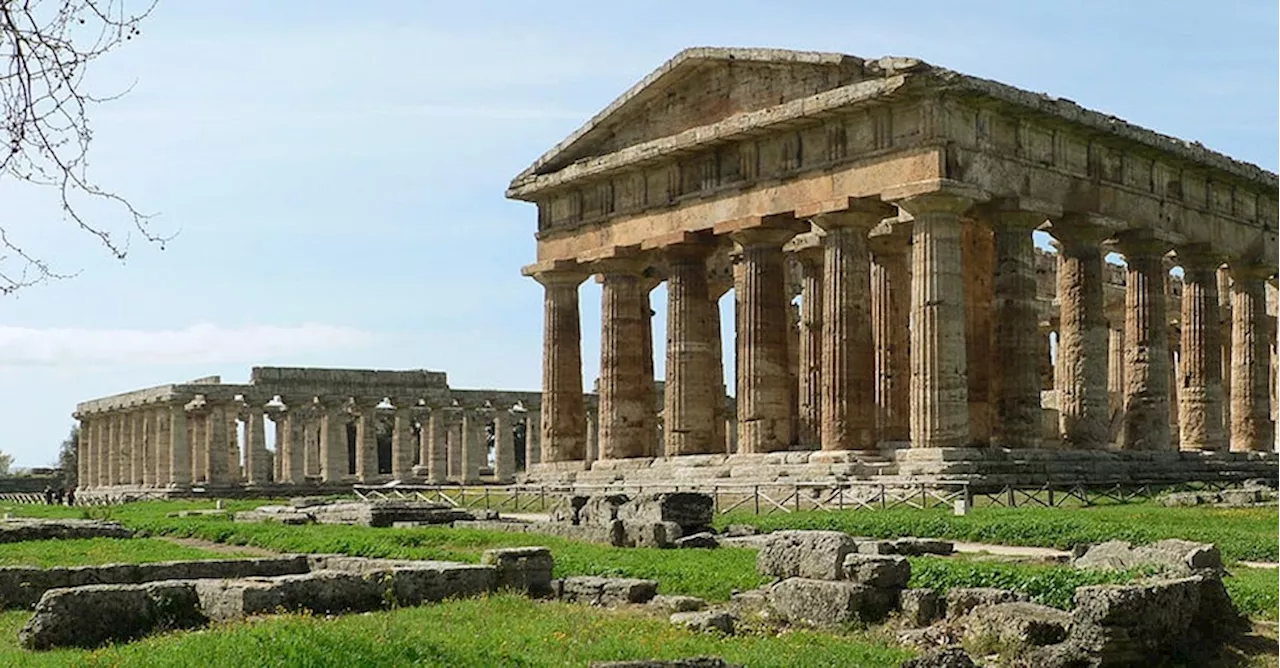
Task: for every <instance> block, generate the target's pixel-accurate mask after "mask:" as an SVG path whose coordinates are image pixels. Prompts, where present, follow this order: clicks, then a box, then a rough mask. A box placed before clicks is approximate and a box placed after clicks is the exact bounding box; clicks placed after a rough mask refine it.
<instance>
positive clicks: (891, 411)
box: [867, 219, 911, 443]
mask: <svg viewBox="0 0 1280 668" xmlns="http://www.w3.org/2000/svg"><path fill="white" fill-rule="evenodd" d="M867 241H868V245H869V248H870V250H871V328H872V333H871V338H872V342H873V345H874V347H875V409H876V434H877V440H878V441H879V442H880V443H910V441H911V408H910V405H911V359H910V354H911V353H910V343H911V337H910V331H911V326H910V319H911V273H910V250H911V223H910V222H898V221H897V220H896V219H888V220H885V221H883V222H881V223H880V224H879V225H877V226H876V227H875V228H873V229H872V231H871V234H870V236H869V237H868V239H867Z"/></svg>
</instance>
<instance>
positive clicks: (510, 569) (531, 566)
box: [480, 547, 555, 596]
mask: <svg viewBox="0 0 1280 668" xmlns="http://www.w3.org/2000/svg"><path fill="white" fill-rule="evenodd" d="M480 564H481V565H485V566H493V567H494V571H495V573H494V577H495V584H496V586H497V587H498V588H501V589H514V590H516V591H520V592H523V593H526V594H528V595H530V596H546V595H548V594H550V593H551V571H552V569H553V568H554V567H555V561H554V560H553V559H552V557H551V550H550V549H548V548H545V547H509V548H499V549H493V550H485V551H484V554H482V555H480Z"/></svg>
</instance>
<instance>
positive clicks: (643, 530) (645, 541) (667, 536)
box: [616, 520, 682, 547]
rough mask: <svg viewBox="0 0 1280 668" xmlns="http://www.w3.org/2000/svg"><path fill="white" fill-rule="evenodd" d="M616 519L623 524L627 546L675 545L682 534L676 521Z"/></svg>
mask: <svg viewBox="0 0 1280 668" xmlns="http://www.w3.org/2000/svg"><path fill="white" fill-rule="evenodd" d="M616 521H617V522H618V523H619V524H621V525H622V530H623V535H624V536H625V539H624V542H623V543H622V544H623V546H625V547H673V546H675V544H676V541H678V540H680V536H681V535H682V530H681V529H680V525H679V524H676V523H675V522H644V521H631V520H616Z"/></svg>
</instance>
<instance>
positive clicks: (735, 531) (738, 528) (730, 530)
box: [724, 524, 760, 538]
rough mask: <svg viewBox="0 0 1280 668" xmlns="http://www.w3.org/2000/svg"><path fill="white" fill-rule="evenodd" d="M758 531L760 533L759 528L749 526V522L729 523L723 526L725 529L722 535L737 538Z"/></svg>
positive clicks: (756, 533)
mask: <svg viewBox="0 0 1280 668" xmlns="http://www.w3.org/2000/svg"><path fill="white" fill-rule="evenodd" d="M759 533H760V530H759V529H757V528H755V527H753V526H751V525H750V524H730V525H729V526H727V527H725V530H724V535H726V536H730V537H733V538H738V537H741V536H755V535H758V534H759Z"/></svg>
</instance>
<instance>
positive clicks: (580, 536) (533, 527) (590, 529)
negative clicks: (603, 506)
mask: <svg viewBox="0 0 1280 668" xmlns="http://www.w3.org/2000/svg"><path fill="white" fill-rule="evenodd" d="M526 532H527V533H540V534H546V535H548V536H560V537H562V538H568V539H570V540H580V541H584V542H587V543H601V544H603V545H612V546H614V547H627V546H628V545H629V543H628V539H627V532H626V528H625V526H624V525H623V522H622V521H621V520H614V521H613V522H611V523H609V525H608V526H598V525H590V524H584V525H580V526H574V525H572V524H561V523H559V522H534V523H532V524H530V525H529V527H528V529H527V530H526Z"/></svg>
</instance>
